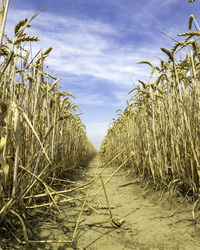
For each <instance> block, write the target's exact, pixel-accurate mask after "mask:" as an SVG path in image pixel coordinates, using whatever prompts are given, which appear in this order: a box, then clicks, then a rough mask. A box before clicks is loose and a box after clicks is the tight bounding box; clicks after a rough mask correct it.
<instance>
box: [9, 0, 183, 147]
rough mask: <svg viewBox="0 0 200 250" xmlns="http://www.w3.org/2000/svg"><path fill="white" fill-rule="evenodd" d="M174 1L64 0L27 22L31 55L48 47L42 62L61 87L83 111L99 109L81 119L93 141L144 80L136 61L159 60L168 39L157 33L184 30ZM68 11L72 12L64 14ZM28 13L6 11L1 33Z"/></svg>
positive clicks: (145, 75)
mask: <svg viewBox="0 0 200 250" xmlns="http://www.w3.org/2000/svg"><path fill="white" fill-rule="evenodd" d="M30 2H32V4H34V3H35V2H37V1H30ZM50 2H51V1H49V3H50ZM52 2H53V1H52ZM179 2H180V1H179V0H168V1H160V0H151V1H147V0H141V1H132V0H127V1H126V4H125V3H124V1H123V0H102V1H97V0H88V1H87V6H89V7H90V8H89V9H88V10H87V6H86V5H85V2H84V4H82V1H73V4H72V2H71V1H67V0H65V1H62V4H64V3H65V4H67V5H68V6H67V9H66V11H65V12H64V11H61V10H60V13H61V14H57V12H56V11H54V10H51V11H52V12H43V13H41V14H40V15H39V16H38V17H37V18H36V19H35V20H34V21H33V23H32V28H31V29H30V34H31V35H35V36H39V37H40V38H41V41H40V42H39V43H35V45H34V46H33V55H34V54H36V52H37V51H38V50H39V49H40V48H43V49H44V50H46V49H47V48H48V47H53V51H52V52H51V54H50V56H49V57H48V58H47V61H46V63H47V64H48V65H49V68H50V71H51V72H52V73H53V74H54V75H57V76H62V77H63V80H62V83H63V88H64V89H66V90H69V91H70V92H72V93H73V94H74V95H75V96H76V99H75V101H76V103H78V105H80V106H81V107H82V106H83V107H84V112H85V111H86V112H91V113H92V112H93V114H95V111H94V109H92V108H91V107H96V108H97V109H98V108H101V112H99V117H98V122H91V120H90V119H88V118H84V122H85V124H86V126H87V132H88V136H89V138H90V139H91V140H92V141H93V142H94V143H95V142H96V141H98V142H100V141H101V140H102V138H103V137H104V136H105V134H106V130H107V125H108V118H105V114H108V113H109V114H111V113H112V112H114V111H113V110H114V109H118V108H120V107H123V106H124V103H125V99H127V98H128V95H127V93H128V91H129V90H130V89H132V88H133V83H134V84H137V81H138V79H141V80H144V81H148V79H149V73H150V68H149V67H148V66H146V65H137V64H136V63H137V62H138V61H141V60H148V61H151V62H152V63H153V64H157V63H158V62H159V60H158V59H156V56H157V57H160V58H162V57H165V55H164V54H163V53H162V52H161V51H160V49H159V48H160V47H167V48H168V47H171V46H172V44H173V43H172V41H170V39H168V38H166V37H164V36H163V35H161V34H160V32H159V30H163V31H164V32H166V33H168V34H169V35H171V36H175V35H176V34H177V33H179V32H182V31H184V30H185V29H186V27H187V21H185V20H184V22H183V21H182V20H181V19H180V13H179V12H178V11H176V8H177V7H178V4H180V3H179ZM79 3H80V6H79ZM62 4H61V5H62ZM73 6H75V7H74V10H73ZM91 6H93V7H91ZM68 7H69V9H70V8H71V10H73V11H72V12H69V11H68ZM78 7H80V9H81V11H80V9H79V8H78ZM98 7H99V9H98ZM91 8H93V9H91ZM93 10H94V11H95V13H93ZM177 10H178V9H177ZM82 12H83V13H82ZM55 13H56V14H55ZM74 13H75V14H74ZM32 14H33V11H31V10H28V9H27V10H23V9H22V8H21V9H17V8H15V9H12V8H11V9H10V10H9V16H8V22H7V27H6V31H7V33H9V35H10V36H12V32H13V29H14V26H15V25H16V23H17V22H19V21H20V20H21V19H23V18H24V17H31V15H32ZM103 14H104V16H103ZM167 23H169V24H168V25H166V24H167ZM132 82H133V83H132ZM90 108H91V110H92V111H89V110H90ZM88 114H89V113H88ZM89 116H90V117H92V114H90V115H89ZM111 118H112V117H110V119H111ZM100 120H102V122H99V121H100Z"/></svg>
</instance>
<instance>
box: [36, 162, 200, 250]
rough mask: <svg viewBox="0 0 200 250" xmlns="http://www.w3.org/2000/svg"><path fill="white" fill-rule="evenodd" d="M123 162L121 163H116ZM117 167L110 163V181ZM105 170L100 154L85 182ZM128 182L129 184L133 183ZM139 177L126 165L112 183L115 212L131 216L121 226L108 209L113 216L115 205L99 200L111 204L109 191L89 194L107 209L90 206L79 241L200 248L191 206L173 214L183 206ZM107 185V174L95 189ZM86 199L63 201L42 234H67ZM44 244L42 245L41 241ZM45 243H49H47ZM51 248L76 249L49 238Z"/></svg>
mask: <svg viewBox="0 0 200 250" xmlns="http://www.w3.org/2000/svg"><path fill="white" fill-rule="evenodd" d="M116 168H117V167H116ZM116 168H110V167H108V168H107V169H106V170H105V171H104V172H103V174H102V176H103V180H104V182H106V180H107V178H108V177H109V176H110V175H111V174H112V173H113V172H114V170H115V169H116ZM101 170H102V167H101V164H100V162H99V159H98V157H96V158H94V159H93V160H92V161H91V163H90V167H89V170H88V172H87V174H86V176H85V178H84V179H83V180H81V181H79V184H84V183H87V182H89V181H91V180H92V178H93V177H94V176H96V175H97V173H99V171H101ZM127 184H128V185H127ZM141 185H142V184H141V183H138V181H137V180H135V181H134V180H133V179H131V180H130V179H128V178H127V177H126V176H125V174H124V173H123V174H122V172H121V171H119V172H117V174H116V175H115V176H114V177H113V178H112V179H111V180H110V182H109V183H107V184H106V191H107V196H108V199H109V202H110V205H111V206H113V207H115V208H113V209H111V210H112V213H113V217H114V218H116V219H117V220H118V221H119V220H120V219H123V218H124V219H125V222H124V223H123V224H122V225H121V227H119V228H115V227H113V226H112V224H111V223H110V222H109V221H107V222H105V223H99V222H101V221H103V220H104V219H103V218H102V215H104V216H105V217H106V218H109V211H108V210H107V209H103V208H100V206H99V207H98V205H92V204H101V206H103V205H107V203H106V198H105V195H104V191H103V190H101V192H99V193H98V194H97V195H95V196H91V195H90V196H89V197H88V202H89V204H91V205H92V206H93V207H94V208H95V209H96V210H97V211H98V212H99V213H100V214H101V215H98V214H97V213H96V212H95V211H93V210H92V209H84V211H83V214H82V217H81V219H80V221H81V223H80V225H79V227H78V229H77V244H78V245H79V246H80V247H81V248H82V249H88V250H89V249H91V250H95V249H98V250H101V249H102V250H104V249H106V250H111V249H112V250H113V249H116V250H118V249H119V250H122V249H142V250H143V249H146V250H149V249H159V250H162V249H163V250H164V249H170V250H172V249H181V250H182V249H186V250H195V249H200V223H198V224H194V221H193V220H192V214H191V211H192V210H191V207H188V206H187V207H184V206H182V207H181V208H180V209H179V210H178V211H177V212H176V213H175V214H174V215H173V216H171V217H169V216H170V215H171V214H172V213H173V212H174V210H175V208H177V207H180V205H178V201H177V203H176V206H174V204H170V203H168V202H164V201H162V202H161V201H159V197H158V195H159V193H158V192H151V193H148V194H147V191H146V192H144V190H143V189H142V187H141ZM101 187H102V183H101V179H99V180H98V181H97V182H96V183H95V185H94V186H93V188H92V190H91V193H95V192H96V191H97V190H98V189H99V188H101ZM81 206H82V203H77V202H75V203H74V208H69V205H63V206H62V212H63V213H62V215H61V216H60V217H59V219H58V218H57V219H56V220H55V221H54V222H53V221H46V222H45V223H42V224H41V226H40V228H39V229H40V236H41V237H42V238H43V239H48V240H49V239H55V240H67V239H69V237H67V235H69V234H70V233H71V234H72V231H73V230H74V227H75V221H76V220H77V218H78V215H79V213H80V210H81ZM38 249H42V247H41V248H40V247H38ZM43 249H44V247H43ZM45 249H60V250H61V249H73V247H70V246H69V245H67V244H63V243H62V244H61V243H60V244H58V243H57V244H49V245H48V246H47V247H45Z"/></svg>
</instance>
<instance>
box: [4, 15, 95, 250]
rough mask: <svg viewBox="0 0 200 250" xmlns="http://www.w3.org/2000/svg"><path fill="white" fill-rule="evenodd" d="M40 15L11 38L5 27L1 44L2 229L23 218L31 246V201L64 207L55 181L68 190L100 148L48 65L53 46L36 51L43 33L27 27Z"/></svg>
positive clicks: (21, 25)
mask: <svg viewBox="0 0 200 250" xmlns="http://www.w3.org/2000/svg"><path fill="white" fill-rule="evenodd" d="M2 13H4V12H2ZM37 15H38V13H34V15H33V16H32V17H31V19H30V20H28V19H27V18H26V19H24V20H22V21H21V22H20V23H19V24H17V25H16V27H15V30H14V34H15V36H14V39H13V40H12V41H11V40H10V39H9V38H8V37H7V35H6V34H5V33H3V32H2V33H3V34H4V35H3V37H2V38H3V43H2V46H1V50H0V56H1V64H0V234H1V235H3V236H5V235H7V236H8V237H11V236H13V229H14V228H15V227H16V225H17V224H18V222H17V221H19V222H20V224H21V226H22V229H23V236H24V239H25V242H26V246H27V247H28V246H29V241H28V235H27V232H26V226H25V222H24V221H25V220H26V216H27V214H28V210H29V207H34V209H36V210H35V211H36V212H37V208H38V207H41V205H44V206H43V208H46V209H49V208H50V207H51V205H52V203H53V204H55V205H56V207H57V209H58V211H59V208H58V206H57V203H56V199H55V196H56V194H57V193H58V191H56V187H57V186H59V188H60V189H63V190H67V189H68V188H69V187H68V186H69V184H68V183H65V182H64V180H66V179H68V178H70V176H71V174H72V173H73V172H75V171H76V172H78V171H79V169H81V168H83V167H86V166H87V163H88V161H89V160H90V159H91V158H92V157H93V156H94V154H95V153H96V150H95V149H94V147H93V145H92V144H91V143H90V141H89V140H88V139H87V136H86V131H85V127H84V125H83V123H82V121H81V119H80V115H79V114H78V113H77V111H79V110H80V109H79V107H78V106H76V105H75V104H74V102H73V95H72V94H71V93H69V92H66V91H60V90H59V87H60V85H59V84H58V82H59V81H60V79H56V78H55V77H54V76H52V75H51V74H50V73H49V72H48V68H47V67H45V64H44V61H45V58H46V57H47V56H48V55H49V53H50V52H51V50H52V48H49V49H47V50H46V51H42V50H40V51H39V52H38V53H37V55H36V56H31V55H32V51H31V46H32V45H31V44H32V43H33V42H36V41H38V40H39V38H38V37H31V36H29V35H27V34H26V32H25V31H26V30H28V28H29V27H30V22H31V21H32V20H33V19H34V18H35V17H36V16H37ZM2 28H3V26H2ZM1 31H2V30H1ZM41 195H44V196H43V197H42V198H41V197H40V196H41ZM15 238H16V239H17V236H15ZM18 240H19V239H18ZM0 247H1V244H0Z"/></svg>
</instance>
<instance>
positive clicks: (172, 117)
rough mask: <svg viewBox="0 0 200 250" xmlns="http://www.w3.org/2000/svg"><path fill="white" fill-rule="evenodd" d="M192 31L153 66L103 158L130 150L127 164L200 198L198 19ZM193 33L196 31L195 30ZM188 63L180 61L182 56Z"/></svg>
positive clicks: (191, 24) (116, 122)
mask: <svg viewBox="0 0 200 250" xmlns="http://www.w3.org/2000/svg"><path fill="white" fill-rule="evenodd" d="M189 28H190V29H191V31H189V32H186V33H183V34H179V37H184V40H182V41H178V42H177V43H176V44H175V45H174V47H173V48H172V49H171V50H168V49H165V48H161V50H162V51H163V52H164V53H165V55H166V56H167V60H166V61H163V60H161V61H160V65H159V66H156V67H155V66H154V65H152V63H150V62H147V61H141V62H140V63H144V64H147V65H148V66H150V67H151V69H152V71H151V76H150V79H149V81H148V82H147V83H144V82H142V81H139V83H140V84H139V85H137V86H136V87H135V88H134V89H133V90H131V91H130V93H131V95H132V97H131V98H130V100H129V102H127V107H126V109H125V110H124V111H119V114H118V118H117V119H115V120H114V121H113V123H112V125H111V127H110V128H109V130H108V134H107V136H106V137H105V139H104V141H103V143H102V146H101V154H102V156H103V157H104V159H105V160H106V161H109V160H110V159H112V157H113V156H114V155H116V154H117V153H118V152H121V151H122V150H124V152H123V154H121V156H120V157H119V158H118V164H122V163H123V162H124V161H125V160H126V159H127V158H128V157H129V156H130V154H134V156H133V157H131V158H130V159H129V160H128V162H127V163H126V168H127V169H129V172H132V173H133V174H134V175H135V176H140V177H142V178H144V179H146V180H148V181H149V180H150V181H151V183H154V185H155V186H156V187H157V188H158V189H161V188H162V187H168V188H169V189H173V190H176V189H178V190H179V191H180V192H181V193H182V194H190V195H193V197H195V199H199V174H198V171H199V170H200V165H199V162H200V140H199V136H200V128H199V124H200V116H199V113H200V85H199V81H200V44H199V36H200V30H199V28H198V25H197V23H196V21H195V19H194V17H193V16H191V17H190V19H189ZM192 29H193V30H192ZM180 53H181V54H182V56H183V57H184V59H182V60H181V59H179V54H180Z"/></svg>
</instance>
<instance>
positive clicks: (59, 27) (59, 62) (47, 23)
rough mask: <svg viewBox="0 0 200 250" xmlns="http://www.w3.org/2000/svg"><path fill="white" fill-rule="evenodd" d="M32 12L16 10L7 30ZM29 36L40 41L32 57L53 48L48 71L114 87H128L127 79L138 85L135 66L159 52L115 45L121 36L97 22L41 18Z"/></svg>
mask: <svg viewBox="0 0 200 250" xmlns="http://www.w3.org/2000/svg"><path fill="white" fill-rule="evenodd" d="M31 14H32V13H31V12H28V11H23V10H15V11H14V13H12V10H11V13H10V16H9V18H8V29H9V30H13V28H12V29H11V27H14V25H15V24H16V20H18V21H19V20H21V19H22V18H23V17H25V16H29V17H30V16H31ZM30 32H31V34H32V35H36V36H39V37H41V41H40V42H39V43H35V45H34V47H33V54H35V53H36V52H37V51H38V50H39V49H40V48H41V47H42V48H44V50H45V49H47V48H48V47H50V46H51V47H53V51H52V52H51V55H50V56H49V57H48V58H47V60H46V63H47V64H48V65H49V66H50V69H52V70H56V71H60V72H66V73H70V74H74V75H79V76H80V75H90V76H92V77H94V78H100V79H104V80H107V81H109V82H112V83H113V84H116V85H120V86H121V85H127V86H130V85H131V84H130V81H129V78H132V79H134V80H136V81H137V79H141V77H142V76H143V75H144V69H145V67H143V68H142V67H141V66H137V65H136V62H137V61H140V60H144V59H145V60H146V59H147V60H151V61H152V59H154V56H155V55H156V54H157V52H158V51H159V48H153V47H150V46H149V47H148V48H146V49H144V48H140V47H139V46H138V47H137V48H134V47H131V46H129V47H128V46H126V45H125V47H124V46H123V45H120V44H117V43H115V39H114V38H113V37H112V36H113V35H114V36H116V37H119V36H120V35H121V34H120V32H119V31H118V30H117V28H116V27H114V26H112V25H110V24H106V23H103V22H100V21H94V20H89V19H88V20H80V19H75V18H71V17H59V16H58V17H57V16H55V15H53V14H46V13H42V14H40V15H39V16H38V17H37V18H36V19H35V20H34V21H33V27H32V28H31V29H30Z"/></svg>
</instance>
